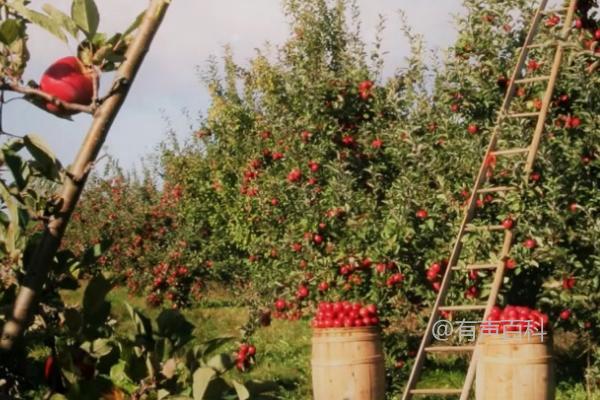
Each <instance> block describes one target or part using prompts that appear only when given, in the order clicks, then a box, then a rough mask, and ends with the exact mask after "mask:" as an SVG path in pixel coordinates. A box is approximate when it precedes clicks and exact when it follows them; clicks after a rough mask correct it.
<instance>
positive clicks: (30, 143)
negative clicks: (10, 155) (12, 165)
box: [23, 134, 61, 180]
mask: <svg viewBox="0 0 600 400" xmlns="http://www.w3.org/2000/svg"><path fill="white" fill-rule="evenodd" d="M23 142H24V143H25V147H27V150H28V151H29V153H31V155H32V156H33V158H34V159H35V161H37V163H38V167H39V168H40V172H42V173H43V174H44V176H45V177H46V178H48V179H52V180H58V179H59V176H60V175H59V172H60V169H61V165H60V162H59V161H58V160H57V159H56V157H55V156H54V153H53V152H52V150H50V147H49V146H48V145H47V144H46V142H45V141H44V140H43V139H42V138H41V137H39V136H37V135H34V134H30V135H26V136H25V137H24V138H23Z"/></svg>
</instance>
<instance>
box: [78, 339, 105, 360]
mask: <svg viewBox="0 0 600 400" xmlns="http://www.w3.org/2000/svg"><path fill="white" fill-rule="evenodd" d="M80 347H81V348H82V349H83V350H85V351H86V352H88V353H89V355H91V356H92V357H94V358H102V357H104V356H105V355H108V354H109V353H110V352H111V351H112V349H113V346H112V343H111V341H110V340H108V339H96V340H94V341H93V342H84V343H83V344H82V345H81V346H80Z"/></svg>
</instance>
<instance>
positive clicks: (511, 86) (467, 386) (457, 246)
mask: <svg viewBox="0 0 600 400" xmlns="http://www.w3.org/2000/svg"><path fill="white" fill-rule="evenodd" d="M547 3H548V0H541V3H540V5H539V7H538V9H537V11H536V12H535V14H534V17H533V21H532V23H531V26H530V28H529V31H528V33H527V36H526V38H525V42H524V44H523V46H522V47H521V50H520V52H519V56H518V59H517V64H516V67H515V69H514V71H513V73H512V76H511V79H510V81H509V83H508V88H507V91H506V95H505V97H504V101H503V102H502V106H501V108H500V110H499V112H498V117H497V120H496V125H495V127H494V130H493V131H492V136H491V139H490V143H489V145H488V147H487V150H486V152H485V156H484V158H483V162H482V164H481V167H480V168H479V173H478V174H477V177H476V178H475V183H474V185H473V188H472V190H471V195H470V198H469V200H468V202H467V206H466V207H467V209H466V212H465V215H464V217H463V220H462V223H461V224H460V229H459V231H458V234H457V237H456V240H455V242H454V246H453V248H452V253H451V255H450V258H449V260H448V266H447V268H446V270H445V272H444V276H443V280H442V283H441V286H440V289H439V292H438V296H437V299H436V301H435V303H434V305H433V310H432V312H431V317H430V318H429V322H428V324H427V328H426V331H425V334H424V336H423V339H422V341H421V344H420V346H419V350H418V352H417V356H416V360H415V363H414V365H413V368H412V370H411V373H410V377H409V379H408V383H407V385H406V387H405V390H404V395H403V396H402V400H409V399H412V397H413V396H431V395H433V396H460V399H461V400H467V399H468V398H469V396H470V394H471V388H472V386H473V381H474V379H475V371H476V367H477V358H478V346H477V342H476V344H475V345H474V346H441V345H432V341H433V336H434V335H433V329H434V326H435V323H436V322H437V321H438V318H439V316H440V312H442V311H445V312H448V311H456V312H474V311H479V312H481V311H483V316H482V319H481V320H485V319H486V318H487V317H488V315H489V313H490V311H491V310H492V308H493V307H494V305H495V304H496V298H497V296H498V292H499V290H500V286H501V284H502V279H503V276H504V270H505V266H504V262H503V261H493V262H483V263H476V264H471V265H467V266H466V267H465V268H460V267H458V266H457V263H458V261H459V259H460V256H461V250H462V245H463V242H462V240H463V237H464V236H465V234H466V233H469V232H478V231H503V232H504V240H503V244H502V248H501V250H500V253H499V254H500V257H499V259H500V260H504V259H505V258H506V257H507V256H508V254H509V252H510V249H511V246H512V242H513V231H512V228H511V229H505V228H504V227H503V226H502V225H487V226H475V225H473V224H471V222H472V220H473V218H474V214H475V208H476V202H477V198H478V197H479V196H480V195H481V194H482V193H491V192H494V193H498V192H506V191H509V190H516V189H518V188H517V187H511V186H497V187H491V188H483V185H484V183H485V182H486V181H487V176H486V173H487V171H488V168H490V165H489V162H488V160H490V157H504V156H516V155H522V156H525V155H526V156H527V161H526V163H525V166H524V179H525V180H526V181H527V179H528V177H529V176H530V174H531V172H532V168H533V165H534V161H535V157H536V154H537V151H538V147H539V144H540V140H541V137H542V132H543V131H544V126H545V124H546V117H547V115H548V110H549V107H550V104H551V100H552V95H553V92H554V85H555V83H556V78H557V76H558V73H559V69H560V64H561V61H562V58H563V53H564V51H565V45H564V42H563V40H565V39H566V38H567V37H568V35H569V33H570V31H571V26H572V24H573V16H574V14H575V11H576V7H577V0H569V1H568V6H565V7H563V8H559V9H555V10H550V11H546V5H547ZM554 14H556V15H559V16H560V17H561V20H562V22H563V28H562V30H561V33H560V36H559V37H558V38H557V40H555V41H553V42H552V44H541V43H540V44H534V38H535V37H536V35H537V32H538V29H539V27H540V24H541V22H542V19H543V18H544V17H545V16H548V15H554ZM546 46H554V47H556V51H555V53H554V60H553V63H552V66H551V68H550V73H549V75H545V76H535V77H524V76H523V69H524V67H525V61H526V60H527V56H528V54H529V51H530V50H531V49H535V48H541V47H546ZM535 82H547V87H546V91H545V93H544V96H543V99H542V105H541V109H540V110H539V111H537V112H517V113H515V112H512V111H511V110H510V106H511V103H512V100H513V99H514V97H515V91H516V88H517V85H526V84H531V83H535ZM507 118H514V119H518V118H537V123H536V125H535V130H534V132H533V137H532V139H531V142H530V144H529V146H527V147H524V148H507V149H499V148H497V144H498V141H499V138H500V135H501V130H502V129H501V124H502V123H503V122H505V121H506V119H507ZM482 269H488V270H493V271H495V273H494V274H493V281H492V286H491V290H490V293H489V298H488V300H487V302H485V303H483V304H472V305H466V304H465V305H447V304H446V303H445V300H446V296H447V294H448V289H449V286H450V282H451V280H452V273H453V272H454V271H457V270H458V271H470V270H482ZM440 352H444V353H456V354H458V353H465V352H466V353H471V354H472V355H471V359H470V363H469V368H468V371H467V375H466V378H465V381H464V384H463V387H462V388H454V389H451V388H437V389H436V388H427V389H425V388H423V389H422V388H417V383H418V381H419V378H420V375H421V371H422V369H423V366H424V362H425V359H426V357H427V355H428V354H432V353H440Z"/></svg>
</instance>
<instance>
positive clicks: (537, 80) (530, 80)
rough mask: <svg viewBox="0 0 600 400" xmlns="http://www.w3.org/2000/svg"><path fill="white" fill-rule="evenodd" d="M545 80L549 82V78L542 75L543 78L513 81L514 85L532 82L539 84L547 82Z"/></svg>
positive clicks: (536, 77) (535, 77)
mask: <svg viewBox="0 0 600 400" xmlns="http://www.w3.org/2000/svg"><path fill="white" fill-rule="evenodd" d="M547 80H550V76H548V75H544V76H534V77H533V78H522V79H517V80H515V83H532V82H541V81H547Z"/></svg>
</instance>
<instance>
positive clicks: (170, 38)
mask: <svg viewBox="0 0 600 400" xmlns="http://www.w3.org/2000/svg"><path fill="white" fill-rule="evenodd" d="M46 2H49V3H51V4H52V5H54V6H56V7H58V8H60V9H62V10H65V11H66V10H68V9H69V6H70V0H47V1H46ZM39 3H40V4H43V2H39ZM96 3H97V4H98V7H99V9H100V15H101V24H100V30H101V31H104V32H109V33H112V32H116V31H119V30H121V31H122V30H123V29H124V28H125V27H127V26H129V24H130V22H131V21H133V20H134V18H135V16H136V15H138V14H139V12H140V11H142V10H143V9H144V8H145V6H146V5H147V4H148V1H147V0H127V1H126V2H124V1H123V0H96ZM124 3H126V4H127V7H123V4H124ZM358 4H359V6H360V9H361V14H362V31H363V35H364V39H365V40H366V41H367V43H371V42H372V41H373V38H374V33H375V27H376V25H377V23H378V20H379V15H383V16H385V18H386V21H387V24H386V26H387V29H386V31H385V35H384V41H383V51H386V52H388V55H387V56H386V70H387V71H393V70H395V69H396V68H399V67H402V66H403V59H404V57H405V56H406V55H407V52H408V49H409V47H408V43H407V42H406V41H405V40H404V38H403V37H402V34H401V32H400V31H399V29H398V28H399V16H398V10H403V11H404V12H405V13H406V16H407V19H408V21H409V24H410V25H411V26H412V27H413V29H414V30H415V32H417V33H420V34H422V35H423V36H424V38H425V40H426V43H427V46H428V47H429V48H430V49H432V50H440V49H444V48H446V47H447V46H448V45H450V44H451V43H452V42H453V41H454V39H455V38H456V35H457V32H456V29H455V28H454V26H453V17H452V15H454V14H458V13H461V12H462V6H461V1H460V0H421V1H418V2H417V1H414V0H358ZM287 36H288V25H287V21H286V19H285V16H284V15H283V12H282V7H281V0H173V1H172V4H171V6H170V8H169V10H168V12H167V15H166V18H165V21H164V23H163V25H162V26H161V28H160V30H159V32H158V34H157V36H156V38H155V40H154V43H153V44H152V47H151V50H150V52H149V53H148V55H147V57H146V60H145V62H144V64H143V66H142V68H141V69H140V71H139V73H138V76H137V78H136V80H135V82H134V84H133V87H132V89H131V91H130V93H129V96H128V98H127V100H126V102H125V104H124V106H123V108H122V109H121V111H120V113H119V115H118V117H117V119H116V121H115V123H114V124H113V127H112V129H111V132H110V133H109V136H108V139H107V141H106V144H105V149H104V152H105V153H108V154H110V155H111V156H113V157H115V158H116V159H117V160H119V163H120V164H121V166H123V167H124V168H126V169H129V170H131V169H133V168H138V167H139V166H140V160H141V159H142V157H146V156H148V155H149V154H151V153H152V152H153V150H154V149H155V148H156V146H157V145H158V144H159V143H160V142H161V141H162V140H164V139H165V136H166V133H167V132H168V131H169V130H170V129H171V130H173V131H174V132H176V134H177V136H178V137H180V138H185V137H187V136H189V135H190V132H191V129H192V128H193V126H192V125H193V123H194V121H195V120H196V117H197V115H199V113H200V112H204V111H205V110H206V109H207V108H208V106H209V98H208V93H207V91H206V88H205V87H204V86H203V85H202V83H201V82H200V80H199V77H198V68H202V67H203V66H205V65H206V61H207V60H208V58H209V57H210V56H211V55H214V56H217V57H219V56H221V55H222V54H223V46H224V45H226V44H230V45H231V46H232V48H233V52H234V55H235V58H236V60H237V61H238V62H240V63H241V64H242V65H243V64H244V63H245V62H246V61H247V60H249V59H250V57H252V56H253V54H254V49H256V48H259V47H262V46H263V44H264V43H265V42H266V41H269V42H270V43H272V44H281V43H283V42H284V41H285V39H286V38H287ZM29 48H30V52H31V60H30V63H29V65H28V67H27V70H26V73H25V80H26V81H27V80H30V79H33V80H36V81H39V78H40V76H41V74H42V73H43V71H44V70H45V69H46V68H47V66H48V65H50V64H51V63H52V62H53V61H54V60H56V59H58V58H61V57H64V56H68V55H75V45H74V44H72V43H71V44H70V45H66V44H64V43H62V42H60V41H59V40H58V39H55V38H54V37H53V36H51V35H50V34H48V33H46V32H45V31H43V30H41V29H39V28H32V29H31V30H30V41H29ZM103 83H104V84H105V86H108V85H107V84H108V83H109V81H108V80H107V79H105V81H103ZM90 122H91V116H88V115H77V116H75V117H74V118H73V121H66V120H61V119H59V118H55V117H53V116H52V115H50V114H48V113H46V112H44V111H42V110H39V109H37V108H36V107H33V106H31V105H29V104H28V103H26V102H24V101H20V100H19V101H14V102H11V103H9V104H7V105H6V106H5V109H4V121H3V123H4V129H5V130H6V131H7V132H10V133H13V134H20V135H24V134H29V133H36V134H38V135H40V136H42V137H43V138H44V139H45V140H46V141H47V142H48V144H49V145H50V147H51V148H52V149H53V150H54V151H55V153H56V154H57V156H58V158H59V159H60V160H61V161H62V162H63V164H64V165H68V164H70V163H71V162H72V160H73V159H74V157H75V155H76V152H77V149H78V147H79V144H80V143H81V140H82V139H83V137H84V135H85V133H86V132H87V129H88V127H89V125H90Z"/></svg>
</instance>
